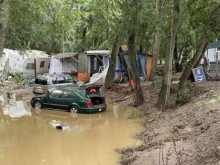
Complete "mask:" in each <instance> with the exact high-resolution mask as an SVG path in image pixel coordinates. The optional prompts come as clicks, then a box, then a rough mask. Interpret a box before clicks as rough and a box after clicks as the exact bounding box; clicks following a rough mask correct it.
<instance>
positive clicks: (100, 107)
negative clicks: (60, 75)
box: [31, 86, 107, 113]
mask: <svg viewBox="0 0 220 165" xmlns="http://www.w3.org/2000/svg"><path fill="white" fill-rule="evenodd" d="M99 89H100V86H91V87H87V88H76V87H72V88H71V87H68V88H57V89H53V90H51V91H50V92H48V93H47V94H46V95H39V96H35V97H33V98H32V99H31V105H32V107H34V108H51V109H61V110H67V111H69V112H78V113H79V112H82V113H83V112H85V113H91V112H101V111H105V110H106V108H107V105H106V100H105V97H103V96H101V94H100V90H99Z"/></svg>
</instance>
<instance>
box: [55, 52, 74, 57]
mask: <svg viewBox="0 0 220 165" xmlns="http://www.w3.org/2000/svg"><path fill="white" fill-rule="evenodd" d="M76 55H78V52H67V53H59V54H56V55H54V57H55V58H70V57H74V56H76Z"/></svg>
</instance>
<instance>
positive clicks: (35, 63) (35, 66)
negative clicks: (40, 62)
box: [34, 58, 37, 78]
mask: <svg viewBox="0 0 220 165" xmlns="http://www.w3.org/2000/svg"><path fill="white" fill-rule="evenodd" d="M34 78H37V62H36V58H35V59H34Z"/></svg>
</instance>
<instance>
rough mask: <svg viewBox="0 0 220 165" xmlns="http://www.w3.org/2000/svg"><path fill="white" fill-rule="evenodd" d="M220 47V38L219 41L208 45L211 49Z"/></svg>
mask: <svg viewBox="0 0 220 165" xmlns="http://www.w3.org/2000/svg"><path fill="white" fill-rule="evenodd" d="M219 47H220V40H218V41H217V42H214V43H210V44H209V46H208V48H209V49H213V48H219Z"/></svg>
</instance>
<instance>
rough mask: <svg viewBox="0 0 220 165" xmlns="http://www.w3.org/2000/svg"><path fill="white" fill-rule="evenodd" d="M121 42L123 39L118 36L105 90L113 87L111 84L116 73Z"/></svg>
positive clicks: (113, 49) (112, 53)
mask: <svg viewBox="0 0 220 165" xmlns="http://www.w3.org/2000/svg"><path fill="white" fill-rule="evenodd" d="M120 44H121V40H120V38H119V37H118V36H117V37H116V39H115V43H114V45H113V48H112V52H111V60H110V65H109V68H108V72H107V75H106V78H105V84H104V89H105V90H107V89H109V88H111V86H112V84H113V79H114V75H115V68H116V59H117V56H118V52H119V48H120Z"/></svg>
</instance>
